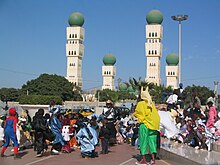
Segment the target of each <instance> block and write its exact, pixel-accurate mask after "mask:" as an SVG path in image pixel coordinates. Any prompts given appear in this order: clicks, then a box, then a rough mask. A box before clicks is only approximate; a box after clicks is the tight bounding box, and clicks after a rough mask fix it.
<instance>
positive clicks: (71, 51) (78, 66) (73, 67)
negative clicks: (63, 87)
mask: <svg viewBox="0 0 220 165" xmlns="http://www.w3.org/2000/svg"><path fill="white" fill-rule="evenodd" d="M68 22H69V25H70V27H67V28H66V37H67V43H66V57H67V76H66V79H67V80H68V81H70V82H71V83H73V84H74V85H76V86H79V87H80V88H82V57H83V54H84V43H83V42H84V35H85V31H84V28H83V27H82V26H83V24H84V17H83V15H82V14H81V13H78V12H75V13H72V14H71V15H70V16H69V20H68Z"/></svg>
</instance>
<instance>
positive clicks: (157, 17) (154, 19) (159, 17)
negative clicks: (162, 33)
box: [146, 10, 163, 24]
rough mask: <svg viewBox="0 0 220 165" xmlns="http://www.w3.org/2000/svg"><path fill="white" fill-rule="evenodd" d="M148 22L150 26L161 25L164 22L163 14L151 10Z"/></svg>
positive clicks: (147, 17)
mask: <svg viewBox="0 0 220 165" xmlns="http://www.w3.org/2000/svg"><path fill="white" fill-rule="evenodd" d="M146 20H147V23H148V24H161V23H162V22H163V14H162V13H161V12H160V11H159V10H151V11H150V12H149V13H148V14H147V16H146Z"/></svg>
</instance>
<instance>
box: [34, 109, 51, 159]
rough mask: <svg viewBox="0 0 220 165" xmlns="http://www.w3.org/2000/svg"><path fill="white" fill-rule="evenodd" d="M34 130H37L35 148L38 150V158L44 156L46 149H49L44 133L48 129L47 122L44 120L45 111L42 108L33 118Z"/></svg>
mask: <svg viewBox="0 0 220 165" xmlns="http://www.w3.org/2000/svg"><path fill="white" fill-rule="evenodd" d="M33 129H34V130H35V133H34V135H35V147H36V150H37V155H36V157H41V156H42V155H43V152H44V149H47V144H46V138H45V134H44V132H45V131H46V130H47V129H48V128H47V121H46V119H45V118H44V109H42V108H40V109H39V110H38V112H37V113H36V115H35V117H34V118H33Z"/></svg>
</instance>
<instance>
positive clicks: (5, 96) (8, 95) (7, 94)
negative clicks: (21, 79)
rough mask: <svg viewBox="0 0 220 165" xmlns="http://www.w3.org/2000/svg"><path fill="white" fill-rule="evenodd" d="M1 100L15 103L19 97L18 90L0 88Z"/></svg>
mask: <svg viewBox="0 0 220 165" xmlns="http://www.w3.org/2000/svg"><path fill="white" fill-rule="evenodd" d="M0 96H1V100H4V101H6V100H7V101H17V99H18V96H19V89H15V88H1V89H0Z"/></svg>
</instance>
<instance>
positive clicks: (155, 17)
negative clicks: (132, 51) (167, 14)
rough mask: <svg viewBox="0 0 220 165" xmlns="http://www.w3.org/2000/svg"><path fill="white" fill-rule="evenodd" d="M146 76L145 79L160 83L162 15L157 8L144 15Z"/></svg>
mask: <svg viewBox="0 0 220 165" xmlns="http://www.w3.org/2000/svg"><path fill="white" fill-rule="evenodd" d="M146 21H147V23H148V24H147V25H146V43H145V50H146V57H147V65H146V78H145V81H147V82H152V83H154V84H156V85H160V84H161V78H160V59H161V57H162V37H163V26H162V25H161V23H162V21H163V15H162V13H161V12H160V11H159V10H151V11H150V12H149V13H148V14H147V16H146Z"/></svg>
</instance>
